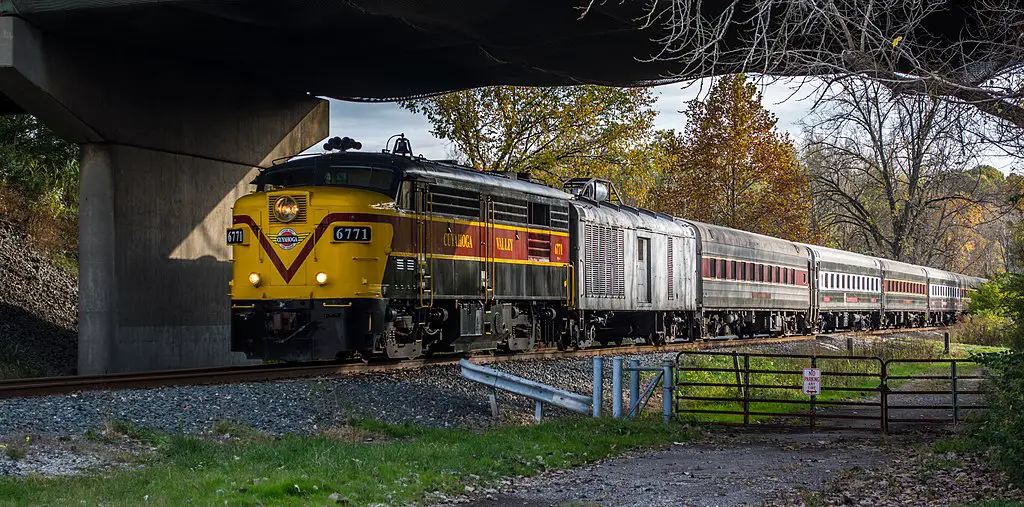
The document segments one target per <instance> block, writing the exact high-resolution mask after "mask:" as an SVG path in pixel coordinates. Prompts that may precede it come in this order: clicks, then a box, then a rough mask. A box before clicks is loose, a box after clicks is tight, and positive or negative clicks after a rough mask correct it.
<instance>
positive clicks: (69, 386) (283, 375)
mask: <svg viewBox="0 0 1024 507" xmlns="http://www.w3.org/2000/svg"><path fill="white" fill-rule="evenodd" d="M934 329H940V328H914V329H910V330H907V329H883V330H874V331H862V332H857V333H837V335H838V334H842V335H855V336H856V335H885V334H895V333H905V332H916V331H927V330H934ZM814 338H815V336H813V335H799V336H785V337H778V338H753V339H745V340H736V339H715V340H707V341H696V342H682V343H670V344H667V345H664V346H660V347H652V346H650V345H622V346H613V347H602V348H596V349H584V350H570V351H561V350H557V349H554V348H552V349H541V350H535V351H530V352H522V353H518V354H479V355H471V356H469V357H468V359H469V360H470V361H471V362H473V363H477V364H493V363H503V362H509V361H525V360H530V359H561V358H570V357H592V356H613V355H625V354H642V353H652V352H655V353H656V352H678V351H680V350H698V349H707V348H716V347H740V346H749V345H765V344H774V343H789V342H800V341H809V340H813V339H814ZM462 358H463V357H462V356H457V355H452V356H440V357H435V358H426V359H412V360H404V361H372V362H368V363H361V362H360V363H331V362H313V363H283V364H259V365H248V366H226V367H217V368H194V369H182V370H164V371H152V372H141V373H116V374H110V375H82V376H68V377H45V378H34V379H12V380H0V399H6V398H21V397H33V396H47V395H51V394H64V393H72V392H78V391H95V390H100V389H142V388H152V387H164V386H172V385H200V384H229V383H236V382H258V381H268V380H284V379H296V378H309V377H323V376H334V375H354V374H364V373H375V372H384V371H396V370H407V369H417V368H422V367H425V366H435V365H450V364H457V363H458V362H459V359H462Z"/></svg>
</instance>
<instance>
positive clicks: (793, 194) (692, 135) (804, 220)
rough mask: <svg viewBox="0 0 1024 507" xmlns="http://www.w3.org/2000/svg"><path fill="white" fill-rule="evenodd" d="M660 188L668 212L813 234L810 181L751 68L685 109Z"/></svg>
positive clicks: (773, 231)
mask: <svg viewBox="0 0 1024 507" xmlns="http://www.w3.org/2000/svg"><path fill="white" fill-rule="evenodd" d="M687 114H688V116H689V122H688V123H687V125H686V127H685V129H684V131H683V133H682V134H681V135H679V136H678V137H676V138H675V140H674V146H673V147H672V148H671V150H670V151H671V152H672V153H673V154H674V156H673V158H672V163H671V164H670V165H669V167H668V168H667V169H666V172H665V175H664V176H663V186H662V187H661V189H660V191H659V192H658V194H659V196H660V198H659V199H658V200H659V207H660V209H661V210H662V211H665V212H666V213H670V214H673V215H676V216H679V217H682V218H689V219H693V220H698V221H702V222H707V223H711V224H716V225H723V226H726V227H733V228H736V229H743V230H747V231H751V232H756V233H760V234H768V235H772V236H777V237H782V238H786V239H790V240H795V241H812V240H813V238H812V237H810V236H811V233H810V205H811V203H810V201H811V198H810V197H811V193H810V184H809V180H808V177H807V174H806V172H805V171H804V170H803V168H802V167H801V166H800V164H799V162H798V159H797V156H796V150H795V148H794V146H793V142H792V141H791V140H790V139H789V136H788V135H787V134H785V133H780V132H778V131H777V130H776V129H775V125H776V123H777V121H778V120H777V119H776V118H775V115H773V114H772V113H771V112H769V111H768V110H766V109H765V108H764V107H762V106H761V94H760V93H759V92H758V91H757V88H756V86H755V85H754V84H753V83H750V82H748V81H747V78H746V76H745V75H742V74H740V75H736V76H731V77H725V78H722V79H719V80H718V81H717V82H716V83H715V85H714V86H713V87H712V89H711V91H710V93H709V94H708V96H707V98H706V99H705V100H695V101H692V102H690V103H689V106H688V108H687Z"/></svg>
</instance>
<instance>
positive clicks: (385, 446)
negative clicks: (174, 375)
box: [0, 418, 695, 506]
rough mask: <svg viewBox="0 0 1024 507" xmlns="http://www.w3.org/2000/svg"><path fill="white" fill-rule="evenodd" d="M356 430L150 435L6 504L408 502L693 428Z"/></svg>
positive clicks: (585, 423) (565, 424)
mask: <svg viewBox="0 0 1024 507" xmlns="http://www.w3.org/2000/svg"><path fill="white" fill-rule="evenodd" d="M356 427H357V429H358V431H356V432H355V433H356V434H358V435H360V437H361V438H362V437H364V436H366V435H375V437H376V438H375V440H374V442H372V443H363V442H358V443H356V442H353V441H347V439H339V438H335V437H333V436H332V435H331V434H325V435H318V436H313V437H299V436H288V437H284V438H280V439H266V440H264V441H252V440H247V439H227V440H220V441H217V440H206V439H200V438H195V437H187V436H181V435H157V434H144V435H142V437H143V438H147V439H150V441H151V442H153V443H154V444H156V445H157V446H158V449H159V457H158V458H156V459H155V461H154V462H153V463H151V464H150V465H149V466H146V467H144V468H142V469H141V470H123V471H117V472H112V473H111V472H105V473H104V476H83V477H58V478H41V477H29V478H3V479H0V505H80V504H82V505H94V504H99V503H102V504H103V505H108V506H111V505H139V504H143V503H146V504H148V505H183V504H192V505H212V504H217V505H314V504H319V505H323V504H324V503H326V501H327V498H328V496H329V495H331V494H332V493H338V494H339V495H340V496H342V497H343V498H346V499H348V501H349V502H350V503H351V504H355V505H365V504H373V503H384V504H408V503H417V502H424V501H426V500H428V499H429V498H431V496H432V495H433V494H434V492H440V493H443V494H446V495H454V494H459V493H462V492H463V491H464V490H465V487H466V486H467V485H473V486H476V487H480V486H486V485H488V484H494V483H496V482H498V481H499V480H500V479H501V478H504V477H509V476H520V475H533V474H536V473H538V472H540V471H542V470H545V469H549V468H564V467H571V466H577V465H581V464H584V463H587V462H592V461H596V460H599V459H602V458H606V457H609V456H613V455H616V454H619V453H621V452H624V451H626V450H630V449H635V448H643V447H652V446H658V445H663V444H667V443H669V442H672V441H679V440H686V439H689V438H691V437H693V436H694V435H695V430H693V429H690V428H689V427H687V426H684V425H681V424H669V425H663V424H661V423H660V422H657V421H654V420H637V421H613V420H608V419H589V418H587V419H584V418H571V419H560V420H553V421H550V422H546V423H544V424H541V425H538V426H531V427H507V428H499V429H494V430H490V431H485V432H473V431H468V430H465V429H428V428H422V427H416V426H391V425H385V424H382V423H377V422H372V421H370V422H360V423H358V424H356ZM229 428H230V431H231V432H232V434H238V433H240V429H239V427H238V426H237V425H235V424H234V423H224V425H221V430H222V431H223V430H228V429H229ZM343 433H344V432H343Z"/></svg>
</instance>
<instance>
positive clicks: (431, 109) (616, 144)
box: [402, 86, 664, 205]
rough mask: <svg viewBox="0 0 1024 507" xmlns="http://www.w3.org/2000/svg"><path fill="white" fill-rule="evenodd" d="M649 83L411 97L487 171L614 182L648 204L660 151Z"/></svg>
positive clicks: (555, 182)
mask: <svg viewBox="0 0 1024 507" xmlns="http://www.w3.org/2000/svg"><path fill="white" fill-rule="evenodd" d="M654 101H655V97H654V94H653V92H652V91H651V90H650V89H649V88H610V87H603V86H564V87H550V88H531V87H523V86H495V87H489V88H477V89H473V90H463V91H459V92H454V93H449V94H445V95H439V96H437V97H429V98H425V99H418V100H412V101H406V102H403V103H402V107H404V108H406V109H408V110H410V111H413V112H416V113H420V114H423V115H424V116H425V117H426V118H427V120H428V121H429V122H430V125H431V130H430V132H431V134H433V135H434V136H436V137H437V138H439V139H444V140H446V141H448V142H450V143H451V145H452V147H453V148H455V150H456V151H457V152H458V156H459V157H460V158H462V159H463V161H464V162H465V163H467V164H468V165H470V166H472V167H474V168H476V169H479V170H481V171H508V172H529V173H530V174H531V176H533V178H535V179H537V180H539V181H541V182H543V183H546V184H548V185H551V186H555V187H559V186H561V184H562V182H564V181H565V180H567V179H569V178H572V177H582V176H589V177H596V178H603V179H608V180H611V181H612V182H613V183H615V184H616V185H617V186H618V187H619V189H620V190H623V191H624V192H623V193H624V194H626V195H627V196H628V197H629V200H630V201H631V202H634V203H638V204H640V205H645V204H646V203H647V202H648V199H647V196H648V195H649V190H650V189H651V188H653V187H654V186H655V181H656V179H657V176H658V174H659V173H658V170H659V169H660V168H661V167H663V166H664V164H663V163H661V162H660V151H659V150H658V149H656V148H655V147H654V145H655V143H656V141H657V139H658V137H657V134H656V133H655V132H654V118H655V116H656V114H657V113H656V111H655V110H654V108H653V105H654Z"/></svg>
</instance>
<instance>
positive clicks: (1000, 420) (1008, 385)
mask: <svg viewBox="0 0 1024 507" xmlns="http://www.w3.org/2000/svg"><path fill="white" fill-rule="evenodd" d="M979 360H980V361H981V362H982V363H983V364H985V366H986V367H988V368H989V369H990V370H991V372H992V373H993V374H995V375H997V378H995V379H993V380H992V381H991V382H990V384H989V392H988V396H987V405H988V406H989V412H988V414H987V415H986V416H985V418H984V419H983V420H982V422H981V423H980V426H979V427H978V428H977V434H976V436H977V438H979V439H981V440H982V443H983V444H984V445H985V446H986V447H988V448H989V450H990V452H991V453H992V456H993V457H994V458H995V460H996V463H997V464H998V465H999V467H1000V468H1002V469H1003V471H1005V472H1006V473H1007V474H1008V475H1009V477H1010V479H1011V480H1012V481H1014V482H1015V483H1017V484H1018V485H1024V354H1022V353H1021V352H1020V351H1019V349H1018V351H1015V352H1005V353H999V354H985V355H983V356H981V357H980V358H979Z"/></svg>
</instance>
